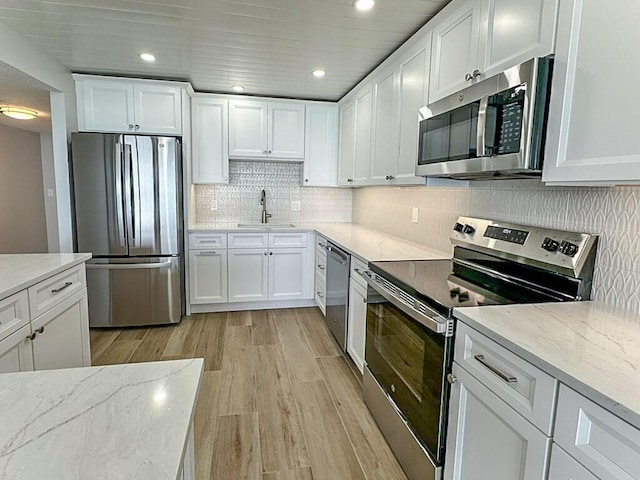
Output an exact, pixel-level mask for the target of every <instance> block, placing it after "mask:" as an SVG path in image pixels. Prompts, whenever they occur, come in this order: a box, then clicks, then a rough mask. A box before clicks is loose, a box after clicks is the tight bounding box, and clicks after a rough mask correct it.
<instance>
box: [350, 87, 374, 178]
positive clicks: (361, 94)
mask: <svg viewBox="0 0 640 480" xmlns="http://www.w3.org/2000/svg"><path fill="white" fill-rule="evenodd" d="M354 103H355V154H354V165H353V183H354V184H355V185H366V184H367V183H368V182H369V177H370V167H369V165H370V163H371V114H372V108H373V93H372V91H371V83H365V85H364V86H363V87H362V88H361V89H360V90H358V92H357V93H356V95H355V100H354Z"/></svg>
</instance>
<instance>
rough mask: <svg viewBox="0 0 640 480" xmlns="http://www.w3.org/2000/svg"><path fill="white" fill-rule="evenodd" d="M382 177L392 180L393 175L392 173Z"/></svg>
mask: <svg viewBox="0 0 640 480" xmlns="http://www.w3.org/2000/svg"><path fill="white" fill-rule="evenodd" d="M384 178H385V179H387V180H393V179H394V178H395V177H394V176H393V175H387V176H386V177H384Z"/></svg>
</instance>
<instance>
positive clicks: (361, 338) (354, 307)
mask: <svg viewBox="0 0 640 480" xmlns="http://www.w3.org/2000/svg"><path fill="white" fill-rule="evenodd" d="M348 318H349V322H348V327H347V353H348V354H349V355H350V356H351V359H352V360H353V362H354V363H355V364H356V366H357V367H358V370H360V373H364V348H365V335H366V332H367V289H366V288H364V287H362V285H360V284H359V283H356V282H355V281H354V280H353V278H352V279H351V281H350V282H349V317H348Z"/></svg>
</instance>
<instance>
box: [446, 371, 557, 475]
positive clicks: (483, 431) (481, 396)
mask: <svg viewBox="0 0 640 480" xmlns="http://www.w3.org/2000/svg"><path fill="white" fill-rule="evenodd" d="M452 374H453V377H454V379H455V381H454V383H453V385H452V387H451V400H450V402H451V403H450V412H449V427H448V439H447V457H446V463H445V468H444V478H445V480H487V479H490V478H495V479H504V480H507V479H508V480H545V479H546V478H547V476H546V475H547V465H548V456H549V453H550V450H551V439H550V438H548V437H546V436H545V435H544V434H543V433H542V432H541V431H540V430H538V429H537V428H536V427H534V426H533V425H532V424H531V423H529V422H528V421H527V420H526V419H525V418H524V417H522V416H521V415H520V414H518V413H517V412H515V411H514V410H513V409H512V408H511V407H510V406H509V405H507V404H506V403H505V402H503V401H502V400H501V399H500V398H499V397H498V396H497V395H495V394H494V393H492V392H491V391H490V390H489V389H488V388H487V387H485V386H484V385H483V384H482V383H480V381H478V380H477V379H476V378H475V377H473V376H472V375H471V374H470V373H468V372H467V371H466V370H465V369H463V368H462V367H460V366H459V365H458V364H457V363H455V362H454V364H453V372H452Z"/></svg>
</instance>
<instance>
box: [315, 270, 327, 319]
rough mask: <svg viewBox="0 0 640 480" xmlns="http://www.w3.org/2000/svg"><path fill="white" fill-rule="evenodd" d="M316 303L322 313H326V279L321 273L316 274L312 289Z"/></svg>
mask: <svg viewBox="0 0 640 480" xmlns="http://www.w3.org/2000/svg"><path fill="white" fill-rule="evenodd" d="M314 292H315V293H314V295H313V296H314V297H315V299H316V304H317V305H318V307H320V310H322V313H323V314H325V315H326V314H327V281H326V280H325V278H324V277H322V276H321V275H316V285H315V290H314Z"/></svg>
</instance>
